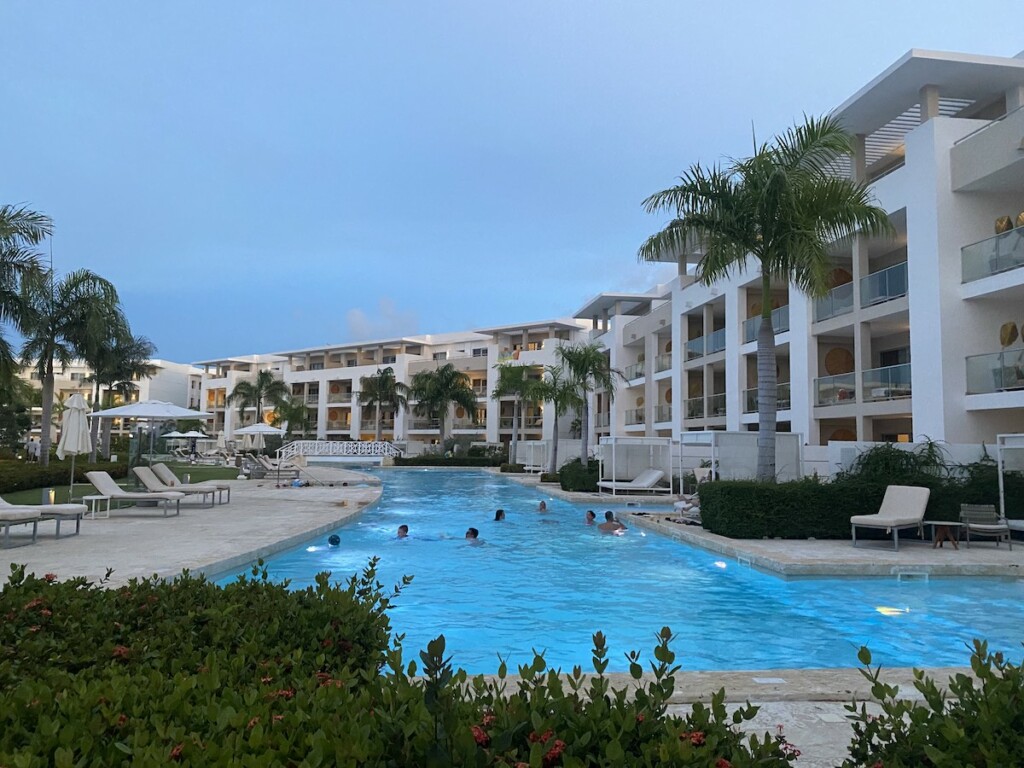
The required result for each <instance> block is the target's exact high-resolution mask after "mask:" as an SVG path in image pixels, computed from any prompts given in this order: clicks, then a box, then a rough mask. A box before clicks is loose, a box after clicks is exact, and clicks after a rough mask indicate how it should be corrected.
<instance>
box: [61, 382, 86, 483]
mask: <svg viewBox="0 0 1024 768" xmlns="http://www.w3.org/2000/svg"><path fill="white" fill-rule="evenodd" d="M88 412H89V405H88V403H86V402H85V398H84V397H82V396H81V395H79V394H74V395H72V396H71V397H69V398H68V401H67V402H66V403H65V404H64V414H63V415H62V416H61V421H60V442H59V443H58V444H57V458H58V459H60V460H61V461H63V460H64V457H65V456H70V457H71V490H70V491H68V498H69V499H70V498H71V497H72V496H74V495H75V457H76V456H77V455H78V454H80V453H89V452H90V451H92V435H91V434H90V433H89V419H87V418H86V414H88Z"/></svg>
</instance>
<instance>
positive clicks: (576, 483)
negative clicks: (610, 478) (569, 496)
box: [558, 459, 601, 491]
mask: <svg viewBox="0 0 1024 768" xmlns="http://www.w3.org/2000/svg"><path fill="white" fill-rule="evenodd" d="M558 477H559V480H560V482H561V484H562V490H563V491H596V490H597V481H598V480H600V478H601V465H600V463H598V462H597V461H594V460H591V461H589V462H587V466H586V467H584V466H583V464H582V462H581V461H580V460H579V459H573V460H572V461H570V462H567V463H565V464H563V465H562V468H561V469H560V470H559V472H558Z"/></svg>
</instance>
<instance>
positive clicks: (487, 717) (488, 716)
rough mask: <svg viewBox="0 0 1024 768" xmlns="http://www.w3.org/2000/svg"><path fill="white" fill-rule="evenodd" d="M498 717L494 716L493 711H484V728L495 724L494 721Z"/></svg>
mask: <svg viewBox="0 0 1024 768" xmlns="http://www.w3.org/2000/svg"><path fill="white" fill-rule="evenodd" d="M497 719H498V718H496V717H495V716H494V713H493V712H486V713H484V719H483V726H484V728H490V727H491V726H492V725H494V722H495V721H496V720H497Z"/></svg>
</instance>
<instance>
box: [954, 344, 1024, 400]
mask: <svg viewBox="0 0 1024 768" xmlns="http://www.w3.org/2000/svg"><path fill="white" fill-rule="evenodd" d="M1014 389H1024V349H1014V350H1010V351H1009V352H990V353H989V354H987V355H971V356H970V357H968V358H967V394H968V395H984V394H988V393H989V392H1006V391H1008V390H1014Z"/></svg>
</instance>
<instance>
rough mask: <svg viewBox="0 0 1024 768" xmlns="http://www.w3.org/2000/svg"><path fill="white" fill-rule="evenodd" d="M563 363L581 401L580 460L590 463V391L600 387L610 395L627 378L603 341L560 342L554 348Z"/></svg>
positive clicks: (584, 464)
mask: <svg viewBox="0 0 1024 768" xmlns="http://www.w3.org/2000/svg"><path fill="white" fill-rule="evenodd" d="M555 352H556V354H557V355H558V359H559V360H560V361H561V363H562V365H563V366H565V367H566V368H567V369H568V371H569V377H570V381H571V382H572V385H573V387H574V389H575V390H576V394H577V396H578V397H579V398H580V400H581V401H582V405H581V407H580V462H581V463H582V464H583V466H587V460H588V458H589V447H590V446H589V445H588V444H587V443H588V440H589V438H590V398H589V395H590V393H591V392H596V391H597V390H599V389H603V390H605V391H607V393H608V397H609V398H612V397H614V396H615V385H616V384H617V383H618V382H619V381H621V380H625V376H623V375H622V372H621V371H620V370H618V369H617V368H612V366H611V362H610V361H609V359H608V355H607V354H605V349H604V345H602V344H601V343H600V342H595V343H592V344H585V343H580V344H570V345H559V347H558V348H557V349H556V350H555Z"/></svg>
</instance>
